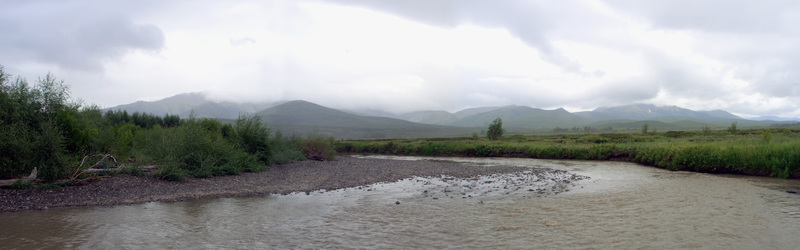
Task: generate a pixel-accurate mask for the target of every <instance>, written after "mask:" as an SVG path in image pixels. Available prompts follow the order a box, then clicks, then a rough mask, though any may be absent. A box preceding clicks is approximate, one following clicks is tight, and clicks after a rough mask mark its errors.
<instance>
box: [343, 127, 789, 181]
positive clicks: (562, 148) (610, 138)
mask: <svg viewBox="0 0 800 250" xmlns="http://www.w3.org/2000/svg"><path fill="white" fill-rule="evenodd" d="M336 149H337V151H338V152H341V153H373V154H394V155H420V156H465V157H524V158H540V159H576V160H624V161H630V162H635V163H640V164H644V165H650V166H655V167H659V168H665V169H670V170H687V171H696V172H707V173H736V174H748V175H763V176H773V177H780V178H788V177H798V176H800V171H799V170H800V129H785V128H784V129H772V130H739V131H738V132H737V133H736V134H731V133H729V132H726V131H704V132H703V131H696V132H695V131H669V132H666V133H647V134H599V135H590V134H583V135H578V134H570V135H549V136H513V137H509V138H504V139H501V140H475V139H474V138H451V139H397V140H369V141H355V140H354V141H339V142H337V143H336Z"/></svg>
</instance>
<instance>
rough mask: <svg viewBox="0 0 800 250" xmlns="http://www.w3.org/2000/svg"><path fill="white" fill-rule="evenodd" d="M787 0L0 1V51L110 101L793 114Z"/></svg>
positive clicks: (795, 5)
mask: <svg viewBox="0 0 800 250" xmlns="http://www.w3.org/2000/svg"><path fill="white" fill-rule="evenodd" d="M798 24H800V1H793V0H789V1H769V0H767V1H745V0H713V1H694V0H692V1H683V0H668V1H638V0H630V1H625V0H620V1H617V0H607V1H600V0H598V1H446V0H442V1H429V0H405V1H386V0H374V1H351V0H333V1H322V0H299V1H297V0H291V1H236V0H232V1H218V0H208V1H161V0H147V1H106V0H97V1H90V0H73V1H70V0H66V1H61V0H53V1H37V0H10V1H9V0H6V1H3V2H2V3H0V34H1V35H0V65H3V66H5V69H6V71H7V72H9V73H12V74H15V75H19V76H22V77H25V78H27V79H28V80H29V81H30V82H34V81H35V80H36V79H37V77H40V76H43V75H45V74H46V73H47V72H52V73H53V74H54V75H55V76H56V77H57V78H59V79H63V80H64V81H65V83H67V84H69V85H70V86H71V90H72V95H73V97H76V98H81V99H83V100H84V101H85V102H86V103H94V104H99V105H101V106H103V107H111V106H115V105H119V104H126V103H131V102H134V101H137V100H158V99H161V98H165V97H169V96H172V95H176V94H180V93H186V92H205V93H208V94H209V95H210V96H211V97H212V98H215V99H218V100H233V101H280V100H295V99H303V100H307V101H311V102H315V103H318V104H321V105H325V106H329V107H333V108H340V109H381V110H386V111H390V112H395V113H399V112H408V111H414V110H423V109H424V110H429V109H441V110H447V111H451V112H452V111H458V110H461V109H464V108H469V107H479V106H501V105H510V104H515V105H525V106H531V107H536V108H544V109H554V108H559V107H563V108H566V109H567V110H570V111H580V110H591V109H594V108H597V107H600V106H615V105H624V104H632V103H652V104H656V105H677V106H681V107H685V108H690V109H695V110H712V109H723V110H727V111H730V112H733V113H735V114H738V115H742V116H745V117H749V116H759V115H777V116H784V117H800V71H799V70H800V25H798Z"/></svg>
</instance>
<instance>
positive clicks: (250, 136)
mask: <svg viewBox="0 0 800 250" xmlns="http://www.w3.org/2000/svg"><path fill="white" fill-rule="evenodd" d="M233 131H234V132H235V135H236V136H235V138H236V141H237V142H238V143H239V146H240V147H242V149H244V151H245V152H247V153H249V154H251V155H254V156H255V157H256V158H258V160H259V161H261V162H262V163H264V164H269V161H270V160H269V159H270V148H269V128H267V126H266V125H265V124H264V123H262V122H261V117H259V116H239V118H238V119H236V123H235V124H234V126H233Z"/></svg>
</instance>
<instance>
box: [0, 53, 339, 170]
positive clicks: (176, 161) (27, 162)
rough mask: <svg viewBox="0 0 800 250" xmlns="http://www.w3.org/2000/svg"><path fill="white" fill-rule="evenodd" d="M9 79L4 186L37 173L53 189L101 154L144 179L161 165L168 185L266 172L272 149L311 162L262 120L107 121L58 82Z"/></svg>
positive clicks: (2, 90) (0, 71) (2, 113)
mask: <svg viewBox="0 0 800 250" xmlns="http://www.w3.org/2000/svg"><path fill="white" fill-rule="evenodd" d="M10 78H11V75H9V74H7V73H5V71H4V68H3V67H2V66H0V126H2V129H1V130H0V152H2V154H0V178H3V179H10V178H18V177H21V176H25V175H28V174H29V173H30V172H31V170H33V168H34V167H35V168H37V169H38V172H39V174H38V178H39V180H41V181H43V182H44V183H43V185H46V184H47V183H52V182H54V181H56V180H59V179H64V178H67V177H70V175H71V174H72V173H74V172H75V170H76V168H77V167H78V165H79V164H80V160H81V159H82V158H83V156H84V155H89V154H95V153H103V154H107V153H111V154H112V155H114V156H115V157H116V158H117V159H118V160H120V161H121V162H120V163H123V164H124V163H126V162H127V163H130V164H133V165H129V166H126V167H125V168H123V169H122V170H120V171H118V172H119V173H129V174H133V175H142V174H144V172H142V171H141V170H140V169H138V168H136V167H134V165H142V164H152V165H159V166H161V168H159V170H157V171H156V173H154V176H156V177H157V178H161V179H167V180H181V179H183V178H185V177H208V176H215V175H230V174H239V173H241V172H244V171H260V170H263V169H265V168H266V167H267V166H268V164H270V163H271V162H272V160H271V156H272V148H278V149H280V153H281V155H280V156H281V157H282V158H281V159H279V161H280V162H288V161H291V160H303V159H304V157H303V156H302V154H301V153H300V147H301V145H300V141H299V140H297V139H295V138H292V139H289V140H282V139H280V140H270V138H269V129H268V128H267V127H266V125H265V124H264V123H262V122H261V120H260V119H259V117H256V116H253V117H244V116H242V117H240V118H239V119H238V120H237V121H236V123H235V124H233V125H231V124H222V123H221V122H219V121H217V120H211V119H203V120H196V119H189V120H186V121H183V120H181V119H180V118H179V117H178V116H175V115H165V116H163V117H160V116H154V115H150V114H144V113H138V112H136V113H133V114H132V115H131V114H128V112H127V111H106V112H105V113H104V112H103V111H101V109H100V108H99V107H97V106H89V107H86V108H81V105H80V104H77V103H73V102H70V100H69V98H70V97H69V88H68V86H66V85H64V84H63V81H58V80H56V79H55V77H53V75H52V74H47V75H46V76H45V77H44V78H40V79H39V81H38V82H37V84H36V85H35V86H30V85H29V84H28V83H27V81H26V80H25V79H23V78H16V80H14V81H11V80H10ZM129 157H130V158H129ZM326 157H330V156H328V154H326Z"/></svg>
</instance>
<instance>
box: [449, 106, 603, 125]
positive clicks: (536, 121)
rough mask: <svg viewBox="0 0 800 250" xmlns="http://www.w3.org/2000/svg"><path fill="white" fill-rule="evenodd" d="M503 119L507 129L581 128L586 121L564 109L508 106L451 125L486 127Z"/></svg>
mask: <svg viewBox="0 0 800 250" xmlns="http://www.w3.org/2000/svg"><path fill="white" fill-rule="evenodd" d="M496 118H500V119H503V127H505V128H522V129H542V128H555V127H572V126H581V125H583V124H585V123H586V122H587V120H586V119H584V118H581V117H578V116H576V115H573V114H571V113H569V112H567V111H566V110H564V109H556V110H543V109H537V108H531V107H525V106H506V107H502V108H497V109H493V110H491V111H488V112H483V113H479V114H475V115H471V116H468V117H465V118H463V119H460V120H458V121H456V122H454V123H451V125H454V126H462V127H481V128H482V127H486V126H489V123H491V122H492V121H493V120H494V119H496Z"/></svg>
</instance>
